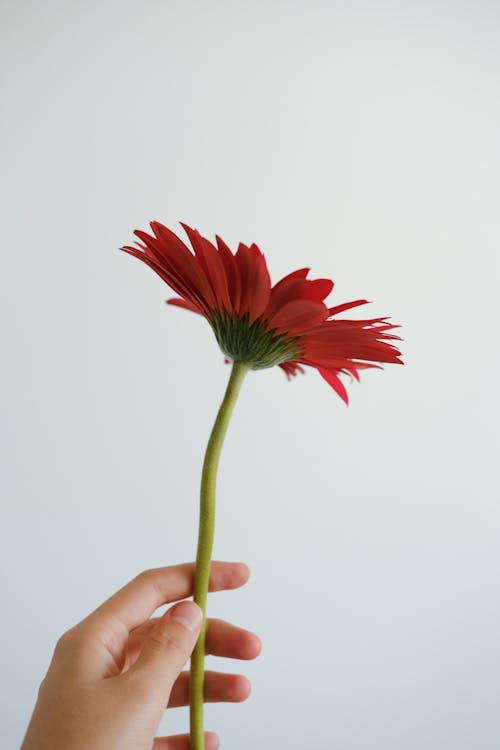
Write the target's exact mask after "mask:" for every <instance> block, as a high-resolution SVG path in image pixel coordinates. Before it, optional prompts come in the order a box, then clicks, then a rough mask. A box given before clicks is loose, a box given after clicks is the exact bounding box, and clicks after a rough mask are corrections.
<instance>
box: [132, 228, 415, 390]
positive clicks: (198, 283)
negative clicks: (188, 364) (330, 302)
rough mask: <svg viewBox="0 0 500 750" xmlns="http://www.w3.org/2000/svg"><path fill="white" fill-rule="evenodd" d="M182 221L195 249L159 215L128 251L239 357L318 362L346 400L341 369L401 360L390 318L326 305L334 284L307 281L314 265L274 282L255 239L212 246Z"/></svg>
mask: <svg viewBox="0 0 500 750" xmlns="http://www.w3.org/2000/svg"><path fill="white" fill-rule="evenodd" d="M182 226H183V228H184V229H185V231H186V234H187V236H188V238H189V241H190V242H191V245H192V248H193V251H194V254H193V252H192V251H191V250H190V249H189V248H188V247H187V245H185V244H184V242H182V240H181V239H180V238H179V237H177V235H176V234H174V232H172V231H171V230H170V229H168V228H167V227H165V226H164V225H163V224H160V223H159V222H157V221H153V222H151V229H152V230H153V234H147V233H146V232H142V231H140V230H136V231H135V235H136V236H137V237H138V238H139V240H140V242H136V245H137V247H130V246H126V247H123V248H122V250H124V251H125V252H127V253H130V254H131V255H134V256H135V257H136V258H139V259H140V260H142V261H143V262H144V263H146V264H147V265H148V266H150V268H152V269H153V270H154V271H156V273H157V274H158V275H159V276H160V277H161V278H162V279H163V280H164V281H165V282H166V283H167V284H168V285H169V286H170V287H171V289H173V290H174V291H175V292H176V293H177V294H178V295H179V297H178V298H175V299H170V300H168V302H169V303H170V304H172V305H177V306H178V307H183V308H185V309H187V310H191V311H192V312H196V313H199V314H200V315H203V317H205V318H206V319H207V320H208V322H209V323H210V325H211V327H212V329H213V331H214V333H215V336H216V338H217V341H218V343H219V346H220V348H221V349H222V351H223V352H224V354H226V355H227V356H228V357H229V358H230V359H232V360H233V361H234V362H238V361H241V362H245V363H246V364H247V365H248V366H249V367H250V368H251V369H254V370H258V369H263V368H266V367H272V366H274V365H278V366H279V367H281V368H282V370H284V372H285V374H286V376H287V377H288V378H291V377H292V376H294V375H296V374H297V373H298V372H303V367H302V365H306V366H308V367H314V368H315V369H317V370H318V372H319V373H320V375H322V377H323V378H324V379H325V380H326V381H327V383H329V384H330V385H331V386H332V388H333V389H334V390H335V391H336V392H337V394H338V395H339V396H340V397H341V398H342V399H343V400H344V401H345V402H346V403H347V401H348V397H347V391H346V389H345V386H344V384H343V383H342V381H341V379H340V377H339V376H340V375H342V374H345V375H349V376H352V377H354V378H356V379H357V380H359V374H358V371H359V370H364V369H367V368H372V367H379V366H380V363H393V364H397V363H398V364H402V362H401V359H400V352H399V351H398V349H397V348H396V347H395V346H394V345H393V344H392V343H390V342H391V341H394V340H399V336H395V335H394V334H393V333H390V331H392V330H393V329H394V328H397V327H398V326H395V325H393V324H392V323H389V322H388V318H387V317H383V318H370V319H366V320H344V319H338V318H337V317H336V316H337V315H338V314H339V313H343V312H345V311H346V310H350V309H351V308H353V307H358V306H359V305H364V304H367V300H364V299H359V300H355V301H354V302H345V303H343V304H341V305H335V306H334V307H328V306H327V305H326V304H325V299H326V298H327V297H328V295H329V294H330V292H331V291H332V289H333V282H332V281H330V279H313V280H311V279H308V278H307V275H308V273H309V269H308V268H301V269H300V270H298V271H294V272H293V273H290V274H289V275H288V276H285V277H284V278H283V279H281V281H278V283H277V284H275V285H274V286H272V285H271V279H270V277H269V271H268V269H267V264H266V260H265V258H264V255H263V254H262V253H261V251H260V250H259V248H258V247H257V245H255V244H252V245H250V246H249V247H248V246H247V245H244V244H242V243H240V245H239V246H238V250H237V252H236V253H234V254H233V253H232V252H231V250H230V249H229V247H228V246H227V245H226V244H225V242H224V241H223V240H222V239H221V238H220V237H216V242H217V244H216V245H214V244H212V243H211V242H210V241H209V240H208V239H206V238H205V237H202V236H201V234H200V233H199V232H198V231H197V230H196V229H191V227H189V226H187V225H186V224H182Z"/></svg>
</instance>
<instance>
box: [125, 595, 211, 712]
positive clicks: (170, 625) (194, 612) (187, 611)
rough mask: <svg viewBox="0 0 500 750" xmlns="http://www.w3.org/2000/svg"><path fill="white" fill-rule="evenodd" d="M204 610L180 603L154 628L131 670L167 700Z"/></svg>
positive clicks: (144, 683)
mask: <svg viewBox="0 0 500 750" xmlns="http://www.w3.org/2000/svg"><path fill="white" fill-rule="evenodd" d="M201 622H202V612H201V609H200V607H198V605H197V604H195V603H194V602H190V601H183V602H179V604H176V605H175V606H173V607H171V609H169V610H168V611H167V612H165V614H164V615H163V617H162V618H161V619H160V620H159V621H158V624H157V625H156V626H155V627H154V628H153V630H152V631H151V633H150V634H149V636H148V639H147V641H146V643H145V645H144V646H143V649H142V652H141V655H140V656H139V658H138V659H137V661H136V662H135V664H134V666H133V667H132V668H131V669H130V670H129V672H128V674H129V675H130V677H132V676H133V675H134V676H135V677H136V678H138V679H139V681H140V682H141V683H142V684H143V686H144V689H145V690H147V689H148V688H149V689H151V691H153V693H156V694H159V693H162V694H163V696H164V697H165V699H168V696H169V695H170V691H171V689H172V685H173V684H174V682H175V680H176V679H177V677H178V676H179V674H180V672H181V670H182V667H183V666H184V664H185V663H186V662H187V660H188V659H189V657H190V656H191V652H192V651H193V649H194V647H195V644H196V641H197V638H198V635H199V633H200V629H201ZM132 673H133V674H132Z"/></svg>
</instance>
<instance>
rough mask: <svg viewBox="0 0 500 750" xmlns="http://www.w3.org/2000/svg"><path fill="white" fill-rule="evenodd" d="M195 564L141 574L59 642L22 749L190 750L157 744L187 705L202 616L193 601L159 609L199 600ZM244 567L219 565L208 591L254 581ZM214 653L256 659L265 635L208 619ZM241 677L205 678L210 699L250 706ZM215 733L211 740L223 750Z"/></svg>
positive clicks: (210, 749) (171, 740) (181, 739)
mask: <svg viewBox="0 0 500 750" xmlns="http://www.w3.org/2000/svg"><path fill="white" fill-rule="evenodd" d="M193 574H194V565H193V564H192V563H186V564H184V565H175V566H172V567H169V568H157V569H154V570H148V571H146V572H144V573H141V574H140V575H138V576H137V578H134V580H133V581H131V582H130V583H128V584H127V585H126V586H124V587H123V588H122V589H120V591H118V592H117V593H116V594H115V595H114V596H112V597H111V598H110V599H108V600H107V601H106V602H105V603H104V604H102V605H101V606H100V607H99V608H98V609H96V610H95V611H94V612H92V614H90V615H89V616H88V617H86V618H85V620H83V621H82V622H80V623H79V624H78V625H76V626H75V627H74V628H71V630H68V632H67V633H65V634H64V635H63V636H62V637H61V638H60V640H59V642H58V644H57V646H56V649H55V652H54V656H53V658H52V662H51V664H50V667H49V670H48V672H47V675H46V677H45V679H44V680H43V682H42V684H41V686H40V690H39V694H38V700H37V704H36V706H35V710H34V713H33V716H32V719H31V722H30V725H29V727H28V731H27V734H26V737H25V739H24V742H23V745H22V748H21V750H188V748H189V736H188V735H178V736H176V737H157V738H155V734H156V731H157V729H158V724H159V722H160V719H161V717H162V715H163V711H164V710H165V708H166V707H167V705H168V707H173V706H185V705H187V704H188V678H189V673H188V672H181V670H182V667H183V666H184V664H185V663H186V661H187V659H188V658H189V656H190V654H191V652H192V650H193V648H194V645H195V643H196V640H197V637H198V634H199V631H200V626H201V610H200V608H199V607H198V606H197V605H196V604H194V602H191V601H182V602H179V603H178V604H175V605H174V606H173V607H171V608H170V609H169V610H168V611H167V612H166V613H165V614H164V615H163V616H162V617H160V618H151V619H149V618H150V617H151V615H152V613H153V612H154V611H155V610H156V609H157V608H158V607H160V606H161V605H162V604H165V603H167V602H174V601H177V600H179V599H182V598H184V597H187V596H190V594H192V588H193ZM248 576H249V571H248V568H247V567H246V565H243V564H242V563H223V562H214V563H212V567H211V572H210V591H221V590H223V589H235V588H238V587H239V586H242V585H243V584H244V583H246V581H247V580H248ZM206 644H207V653H209V654H213V655H215V656H225V657H230V658H236V659H254V658H255V657H256V656H257V655H258V654H259V651H260V641H259V639H258V638H257V636H255V635H253V634H252V633H250V632H248V631H247V630H242V629H241V628H237V627H235V626H234V625H231V624H229V623H227V622H224V621H222V620H210V619H209V620H207V637H206ZM249 692H250V684H249V682H248V680H247V679H246V678H245V677H243V676H242V675H230V674H223V673H219V672H206V679H205V700H206V701H209V702H215V701H242V700H245V698H247V697H248V694H249ZM218 745H219V740H218V737H217V735H216V734H214V733H212V732H207V733H206V734H205V747H206V750H216V748H217V747H218Z"/></svg>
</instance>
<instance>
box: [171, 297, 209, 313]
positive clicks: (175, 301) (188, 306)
mask: <svg viewBox="0 0 500 750" xmlns="http://www.w3.org/2000/svg"><path fill="white" fill-rule="evenodd" d="M167 305H173V306H174V307H183V308H184V309H185V310H190V311H191V312H194V313H198V315H203V313H202V311H201V310H200V309H199V307H198V306H197V305H194V304H193V303H192V302H189V301H188V300H187V299H179V298H178V297H173V298H172V299H168V300H167Z"/></svg>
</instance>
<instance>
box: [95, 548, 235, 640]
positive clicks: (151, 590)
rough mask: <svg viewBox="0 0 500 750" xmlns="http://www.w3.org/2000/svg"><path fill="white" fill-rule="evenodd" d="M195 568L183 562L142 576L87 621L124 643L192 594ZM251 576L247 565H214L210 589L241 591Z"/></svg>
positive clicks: (127, 585) (225, 563)
mask: <svg viewBox="0 0 500 750" xmlns="http://www.w3.org/2000/svg"><path fill="white" fill-rule="evenodd" d="M194 569H195V565H194V563H184V564H182V565H173V566H171V567H167V568H154V569H152V570H147V571H145V572H144V573H140V574H139V575H138V576H137V577H136V578H134V579H133V580H132V581H130V583H127V584H126V585H125V586H124V587H123V588H121V589H120V590H119V591H118V592H117V593H116V594H114V596H112V597H111V598H110V599H108V600H107V601H106V602H104V604H102V605H101V606H100V607H99V608H98V609H96V610H95V612H93V613H92V614H91V615H89V617H88V618H87V622H88V623H94V624H95V623H97V624H102V625H103V626H105V627H106V631H108V632H109V631H111V633H112V636H113V637H114V638H118V639H121V640H122V641H124V640H125V637H126V636H128V632H129V631H130V630H132V629H133V628H136V627H137V626H138V625H140V624H141V623H143V622H144V621H145V620H147V619H148V618H149V617H150V616H151V615H152V613H153V612H154V611H155V609H157V608H158V607H160V606H161V605H162V604H166V603H167V602H175V601H177V600H179V599H184V598H185V597H187V596H190V595H191V594H192V593H193V576H194ZM249 575H250V571H249V570H248V568H247V566H246V565H245V564H244V563H228V562H212V565H211V568H210V582H209V590H210V591H223V590H227V589H236V588H239V587H240V586H243V584H244V583H246V581H247V580H248V577H249ZM124 631H126V632H124ZM114 645H115V646H116V644H114Z"/></svg>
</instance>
